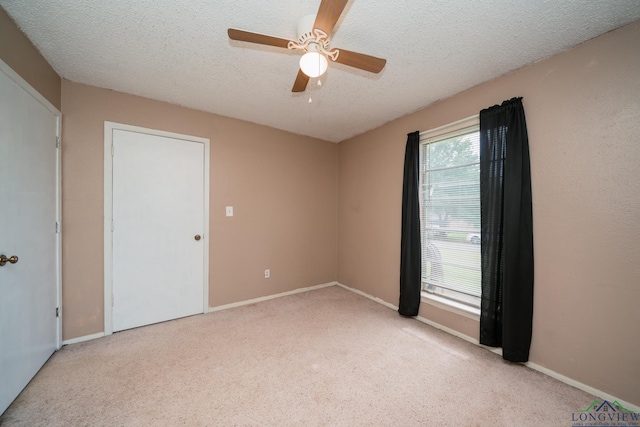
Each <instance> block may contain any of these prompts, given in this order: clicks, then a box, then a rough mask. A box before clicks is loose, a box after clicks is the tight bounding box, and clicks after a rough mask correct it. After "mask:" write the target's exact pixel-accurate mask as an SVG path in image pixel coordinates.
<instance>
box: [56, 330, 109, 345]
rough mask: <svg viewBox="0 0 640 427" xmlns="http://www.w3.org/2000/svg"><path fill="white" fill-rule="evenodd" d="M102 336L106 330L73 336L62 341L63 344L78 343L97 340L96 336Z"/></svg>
mask: <svg viewBox="0 0 640 427" xmlns="http://www.w3.org/2000/svg"><path fill="white" fill-rule="evenodd" d="M102 337H104V332H98V333H97V334H91V335H85V336H82V337H77V338H71V339H70V340H64V341H62V345H69V344H77V343H79V342H85V341H91V340H95V339H96V338H102Z"/></svg>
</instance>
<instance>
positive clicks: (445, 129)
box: [419, 114, 480, 320]
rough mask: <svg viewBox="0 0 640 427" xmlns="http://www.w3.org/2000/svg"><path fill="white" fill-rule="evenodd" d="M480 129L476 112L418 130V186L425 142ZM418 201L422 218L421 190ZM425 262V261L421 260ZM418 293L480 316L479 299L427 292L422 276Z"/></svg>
mask: <svg viewBox="0 0 640 427" xmlns="http://www.w3.org/2000/svg"><path fill="white" fill-rule="evenodd" d="M479 130H480V116H479V115H478V114H476V115H474V116H471V117H468V118H465V119H462V120H458V121H456V122H453V123H449V124H446V125H444V126H440V127H437V128H434V129H429V130H426V131H423V132H420V152H421V155H420V176H419V186H420V188H422V185H423V179H424V175H425V173H424V169H423V167H424V166H423V162H422V150H423V146H424V145H426V144H430V143H434V142H438V141H442V140H444V139H449V138H454V137H456V136H460V135H464V134H466V133H470V132H474V131H479ZM419 197H420V199H419V203H420V217H421V218H422V209H423V206H424V200H423V197H422V191H421V192H420V195H419ZM424 226H425V225H424V224H422V223H421V224H420V229H421V230H420V232H421V236H422V235H423V232H424V228H423V227H424ZM420 255H421V257H422V256H423V250H422V248H421V254H420ZM423 262H425V261H423ZM420 279H421V280H420V293H421V301H422V302H425V303H428V304H430V305H433V306H436V307H438V308H441V309H444V310H447V311H451V312H454V313H457V314H460V315H462V316H464V317H467V318H471V319H474V320H477V319H479V316H480V307H479V301H478V305H477V306H476V305H475V304H471V303H466V302H461V301H459V300H457V299H456V298H454V297H447V296H445V295H442V294H439V293H432V292H428V291H427V290H426V289H425V282H423V281H422V277H421V278H420Z"/></svg>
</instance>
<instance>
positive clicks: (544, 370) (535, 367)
mask: <svg viewBox="0 0 640 427" xmlns="http://www.w3.org/2000/svg"><path fill="white" fill-rule="evenodd" d="M336 284H337V285H338V286H340V287H342V288H344V289H347V290H349V291H351V292H355V293H356V294H358V295H362V296H363V297H366V298H369V299H370V300H372V301H375V302H377V303H379V304H382V305H384V306H385V307H388V308H390V309H392V310H395V311H398V307H396V306H395V305H393V304H390V303H388V302H386V301H384V300H382V299H380V298H377V297H374V296H373V295H369V294H367V293H365V292H362V291H361V290H358V289H354V288H350V287H349V286H346V285H343V284H342V283H336ZM414 319H416V320H418V321H420V322H423V323H426V324H427V325H429V326H433V327H434V328H436V329H440V330H442V331H444V332H447V333H449V334H451V335H454V336H456V337H458V338H461V339H463V340H465V341H468V342H470V343H472V344H475V345H477V346H480V347H482V348H484V349H486V350H489V351H491V352H492V353H496V354H499V355H502V349H501V348H493V347H487V346H484V345H482V344H480V342H478V340H477V339H475V338H473V337H470V336H469V335H466V334H463V333H462V332H458V331H456V330H455V329H451V328H449V327H447V326H444V325H441V324H439V323H436V322H434V321H432V320H429V319H426V318H424V317H422V316H416V317H414ZM524 366H526V367H528V368H531V369H533V370H535V371H538V372H541V373H543V374H545V375H547V376H550V377H551V378H555V379H556V380H558V381H561V382H563V383H565V384H568V385H570V386H572V387H575V388H577V389H579V390H582V391H585V392H587V393H589V394H592V395H594V396H597V397H599V398H601V399H604V400H608V401H610V402H614V401H616V400H617V401H618V402H619V403H620V404H621V405H622V406H624V407H625V408H626V409H628V410H630V411H634V412H640V406H638V405H634V404H633V403H630V402H627V401H625V400H622V399H619V398H617V397H615V396H613V395H611V394H609V393H605V392H604V391H602V390H598V389H596V388H594V387H591V386H589V385H587V384H583V383H581V382H579V381H576V380H573V379H571V378H569V377H567V376H564V375H562V374H559V373H557V372H555V371H552V370H551V369H548V368H545V367H544V366H540V365H538V364H536V363H533V362H526V363H524Z"/></svg>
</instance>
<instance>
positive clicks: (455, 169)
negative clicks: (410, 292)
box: [420, 116, 481, 307]
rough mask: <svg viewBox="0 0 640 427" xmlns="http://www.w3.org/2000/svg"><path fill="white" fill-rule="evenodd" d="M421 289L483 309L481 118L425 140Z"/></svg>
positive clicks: (440, 130) (425, 135) (427, 135)
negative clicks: (481, 266)
mask: <svg viewBox="0 0 640 427" xmlns="http://www.w3.org/2000/svg"><path fill="white" fill-rule="evenodd" d="M420 139H421V152H420V215H421V218H420V222H421V233H422V235H421V240H422V289H423V291H424V292H428V293H430V294H433V295H437V296H439V297H443V298H446V299H448V300H450V301H455V302H457V303H462V304H465V305H468V306H471V307H479V306H480V289H481V273H480V241H481V235H480V134H479V123H478V117H477V116H476V117H474V118H471V119H467V120H463V121H460V122H457V123H454V124H452V125H449V126H445V127H441V128H438V129H434V130H432V131H427V132H424V133H422V134H421V135H420Z"/></svg>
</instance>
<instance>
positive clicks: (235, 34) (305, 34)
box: [227, 0, 387, 92]
mask: <svg viewBox="0 0 640 427" xmlns="http://www.w3.org/2000/svg"><path fill="white" fill-rule="evenodd" d="M347 1H348V0H322V1H321V2H320V8H319V9H318V13H317V15H308V16H305V17H303V18H302V19H300V22H298V39H297V40H295V41H292V40H287V39H282V38H279V37H273V36H267V35H264V34H258V33H252V32H250V31H243V30H237V29H235V28H229V29H228V31H227V33H228V34H229V38H230V39H232V40H238V41H243V42H249V43H257V44H263V45H267V46H276V47H282V48H285V49H291V50H300V51H303V52H305V54H304V55H302V57H301V58H300V70H299V71H298V76H297V77H296V81H295V83H294V84H293V88H292V89H291V91H292V92H304V90H305V89H306V87H307V83H309V79H310V78H312V77H319V76H321V75H322V74H323V73H324V72H325V71H326V70H327V67H328V61H327V58H329V59H331V60H332V61H334V62H338V63H340V64H344V65H348V66H350V67H355V68H359V69H361V70H365V71H369V72H372V73H379V72H380V71H382V69H383V68H384V66H385V64H386V63H387V60H386V59H382V58H376V57H375V56H370V55H365V54H363V53H358V52H351V51H349V50H346V49H331V48H330V42H331V32H332V31H333V27H334V26H335V25H336V22H338V18H340V15H341V14H342V11H343V10H344V8H345V6H346V5H347Z"/></svg>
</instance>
